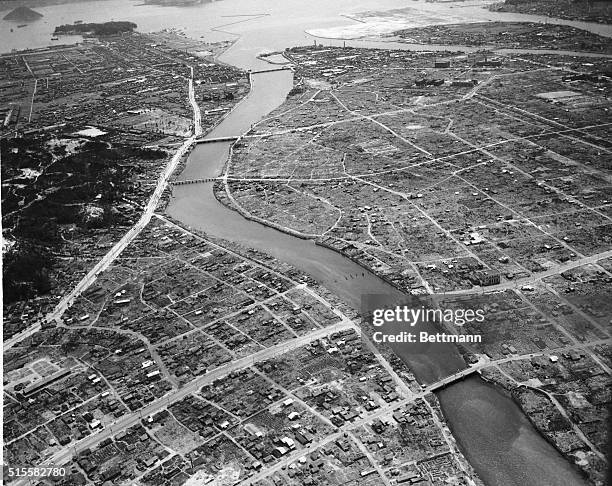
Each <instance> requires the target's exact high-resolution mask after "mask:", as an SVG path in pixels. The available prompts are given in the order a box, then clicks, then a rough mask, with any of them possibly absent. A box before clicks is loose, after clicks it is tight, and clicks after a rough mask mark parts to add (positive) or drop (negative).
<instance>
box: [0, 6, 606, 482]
mask: <svg viewBox="0 0 612 486" xmlns="http://www.w3.org/2000/svg"><path fill="white" fill-rule="evenodd" d="M406 4H407V2H406V1H405V0H357V1H350V0H335V1H334V2H330V1H329V0H313V1H309V2H303V1H297V0H284V1H282V2H276V1H275V0H223V1H218V2H213V3H209V4H205V5H200V6H196V7H189V8H175V7H156V6H146V7H144V6H139V5H137V4H136V2H134V1H127V2H126V1H125V0H106V1H102V2H98V3H95V4H93V3H81V4H70V5H61V6H54V7H45V8H41V9H37V10H39V11H40V12H41V13H43V14H44V15H45V17H44V18H43V20H41V21H38V23H34V24H31V25H29V26H28V27H25V28H23V29H13V32H9V29H8V27H9V25H7V22H5V21H0V44H1V45H2V50H3V51H8V50H10V49H13V48H16V49H22V48H26V47H39V46H45V45H49V44H50V43H51V41H50V34H51V31H52V30H53V26H55V25H58V24H60V23H67V22H74V21H75V20H84V21H85V22H88V21H105V20H111V19H115V20H131V21H134V22H136V23H137V24H138V25H139V30H141V31H145V32H146V31H154V30H160V29H162V28H168V27H178V28H181V29H182V30H184V32H185V33H186V34H187V35H189V36H192V37H195V38H198V37H201V36H204V38H205V39H206V40H209V41H215V40H221V39H228V38H230V39H232V40H236V42H235V43H234V44H233V46H232V47H231V48H230V49H229V50H227V51H226V52H225V53H224V54H223V55H222V56H221V57H220V60H221V61H223V62H225V63H227V64H231V65H234V66H238V67H241V68H243V69H257V68H266V67H269V65H267V64H266V63H264V62H263V61H261V60H260V59H258V58H257V57H256V56H257V54H260V53H262V52H267V51H272V50H282V49H283V48H285V47H288V46H292V45H304V44H310V43H312V39H313V38H312V36H310V35H308V34H306V33H305V30H307V29H312V28H319V29H320V28H326V27H329V28H333V27H338V26H350V25H352V24H354V22H353V21H352V20H349V19H347V18H345V17H342V16H341V14H343V13H354V12H360V11H364V10H368V9H369V10H385V9H391V8H401V7H405V6H406ZM410 6H411V7H413V8H422V9H423V10H424V11H427V12H428V15H429V16H430V17H431V16H432V15H434V14H435V16H437V18H439V19H440V21H441V22H444V21H446V22H448V21H450V20H451V19H452V20H455V21H456V19H457V18H460V19H464V20H475V19H477V20H534V21H541V20H542V18H541V17H534V16H524V15H511V14H497V13H495V14H494V13H491V12H488V11H486V10H483V9H480V8H478V7H469V6H467V7H466V8H461V9H453V6H452V5H448V4H432V3H426V2H424V1H422V0H418V1H413V2H410ZM117 12H121V15H120V16H119V15H117ZM237 13H240V14H241V15H242V16H237ZM246 14H251V15H252V17H245V16H244V15H246ZM2 16H3V14H2V12H0V18H1V17H2ZM559 22H560V23H568V24H572V23H571V22H565V21H559ZM587 28H588V30H591V31H594V32H599V33H603V34H605V35H609V27H608V26H604V27H602V26H600V25H597V24H588V25H587ZM604 31H605V32H604ZM75 40H78V38H77V39H74V38H67V39H64V40H62V41H61V42H62V43H64V42H74V41H75ZM324 43H325V44H336V45H339V44H342V43H343V41H342V40H337V39H336V40H325V41H324ZM348 44H350V45H354V46H376V47H386V48H404V49H405V48H410V47H412V48H419V49H421V50H422V49H425V47H423V46H409V45H406V44H400V45H397V44H396V43H380V42H368V41H351V42H349V43H348ZM434 48H436V47H434ZM437 48H438V49H448V47H446V46H445V47H437ZM426 49H427V50H431V49H432V48H431V47H429V46H427V48H426ZM450 49H453V50H460V49H463V48H462V47H460V46H455V47H454V48H452V47H451V48H450ZM252 78H253V83H252V90H251V92H250V94H249V95H248V96H247V98H246V99H245V100H243V101H242V102H241V103H240V104H239V105H238V106H237V108H236V109H235V110H234V111H233V112H232V113H230V115H229V116H227V117H226V118H225V119H224V121H223V122H222V123H221V124H220V125H218V126H217V127H216V128H215V129H214V130H213V131H212V132H211V133H209V134H208V136H209V137H223V136H228V135H239V134H241V133H244V132H245V131H246V130H248V129H249V127H250V126H251V124H253V123H255V122H257V121H259V120H260V119H261V118H262V117H264V116H265V115H266V114H268V113H269V112H270V111H272V110H273V109H274V108H276V107H277V106H279V105H280V104H282V103H283V101H284V100H285V97H286V95H287V93H288V91H289V90H290V89H291V87H292V83H293V79H292V74H291V73H290V72H276V73H266V74H258V75H255V76H253V77H252ZM228 151H229V143H211V144H203V145H199V146H198V147H197V148H196V149H195V150H194V151H193V152H192V154H191V156H190V158H189V160H188V163H187V166H186V167H185V169H184V171H183V173H182V174H181V176H180V177H181V178H185V179H192V178H206V177H211V176H217V175H219V174H220V173H221V170H222V167H223V165H224V163H225V161H226V159H227V155H228ZM168 213H169V214H170V215H171V216H172V217H174V218H176V219H177V220H179V221H181V222H183V223H184V224H185V225H187V226H190V227H193V228H197V229H199V230H203V231H204V232H206V233H208V234H210V235H214V236H217V237H221V238H224V239H227V240H231V241H235V242H237V243H241V244H243V245H245V246H249V247H253V248H257V249H260V250H263V251H266V252H268V253H269V254H271V255H273V256H275V257H276V258H278V259H279V260H282V261H285V262H288V263H290V264H292V265H293V266H294V267H296V268H299V269H300V270H303V271H304V272H306V273H308V274H309V275H311V276H312V277H313V278H314V279H315V280H316V281H318V282H319V283H321V284H322V285H324V286H325V287H327V288H328V289H329V290H331V291H332V292H334V293H335V294H336V295H337V296H339V297H340V298H341V299H343V300H344V301H345V302H347V303H348V304H350V305H352V306H354V307H356V308H359V306H360V304H361V295H362V294H365V293H382V294H389V295H398V291H397V290H396V289H395V288H393V287H391V286H390V285H388V284H387V283H385V282H384V281H383V280H381V279H380V278H378V277H376V276H375V275H373V274H372V273H370V272H368V271H367V270H365V269H364V268H362V267H360V266H359V265H357V264H356V263H354V262H352V261H351V260H349V259H347V258H345V257H343V256H341V255H340V254H338V253H336V252H334V251H331V250H328V249H326V248H323V247H320V246H316V245H315V244H314V243H313V242H312V241H308V240H302V239H299V238H296V237H293V236H290V235H288V234H285V233H282V232H280V231H277V230H275V229H272V228H269V227H266V226H263V225H261V224H259V223H255V222H252V221H249V220H246V219H244V218H243V217H242V216H241V215H239V214H238V213H237V212H235V211H232V210H229V209H227V208H226V207H225V206H223V205H221V204H220V203H219V202H218V201H217V200H216V198H215V197H214V194H213V191H212V183H204V184H193V185H189V184H188V185H182V186H175V188H174V191H173V198H172V200H171V203H170V205H169V207H168ZM444 351H445V352H444V353H442V354H427V353H421V354H418V355H417V354H414V353H410V354H408V353H407V352H405V351H403V350H402V349H398V350H397V353H398V355H399V356H400V357H401V358H402V359H403V360H405V361H406V362H407V363H408V364H409V365H410V366H411V368H412V369H413V371H414V372H415V375H416V376H417V378H418V379H419V381H421V382H431V381H434V380H436V379H437V378H439V377H441V376H444V375H447V374H449V373H452V372H453V371H456V370H457V369H460V368H463V367H465V363H464V362H463V360H462V359H461V357H460V356H459V354H458V352H457V351H456V350H455V349H454V348H453V347H446V348H445V350H444ZM438 397H439V399H440V403H441V405H442V409H443V412H444V415H445V417H446V420H447V422H448V424H449V426H450V428H451V430H452V431H453V435H454V436H455V438H456V439H457V442H458V444H459V447H460V448H461V450H462V451H463V453H464V454H465V456H466V457H467V459H468V460H469V461H470V463H471V464H472V466H473V467H474V469H475V470H476V472H477V473H478V475H479V476H480V477H481V478H482V479H483V481H484V482H485V483H486V484H487V485H490V486H498V485H499V486H514V485H516V486H519V485H520V486H560V485H567V486H573V485H584V484H586V482H585V481H584V480H583V479H582V478H581V477H580V475H579V474H578V473H577V471H576V470H575V469H574V468H573V467H572V466H571V465H570V464H569V463H568V462H567V461H566V460H565V459H564V458H563V457H562V456H561V455H560V454H559V453H558V452H557V451H556V450H555V449H554V448H553V447H552V446H551V445H550V444H549V443H548V442H547V441H546V440H545V439H544V438H543V437H542V436H541V435H540V434H539V433H538V432H537V431H536V430H535V429H534V428H533V426H532V425H531V424H530V422H529V421H528V420H527V418H526V417H525V415H524V414H523V413H522V411H521V410H520V409H519V407H517V405H516V404H515V403H514V401H513V400H512V399H510V398H509V397H508V396H506V395H505V394H504V393H503V392H501V391H500V390H499V389H498V388H497V387H494V386H492V385H489V384H487V383H485V382H484V381H483V380H481V379H480V378H478V377H472V378H469V379H466V380H464V381H461V382H458V383H456V384H454V385H452V386H449V387H448V388H446V389H444V390H442V391H440V392H439V393H438Z"/></svg>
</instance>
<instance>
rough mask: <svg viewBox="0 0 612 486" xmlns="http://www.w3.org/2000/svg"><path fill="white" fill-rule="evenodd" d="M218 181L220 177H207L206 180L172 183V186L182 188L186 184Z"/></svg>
mask: <svg viewBox="0 0 612 486" xmlns="http://www.w3.org/2000/svg"><path fill="white" fill-rule="evenodd" d="M217 179H218V177H206V178H204V179H186V180H184V181H174V182H171V183H170V185H172V186H182V185H185V184H202V183H203V182H212V181H216V180H217Z"/></svg>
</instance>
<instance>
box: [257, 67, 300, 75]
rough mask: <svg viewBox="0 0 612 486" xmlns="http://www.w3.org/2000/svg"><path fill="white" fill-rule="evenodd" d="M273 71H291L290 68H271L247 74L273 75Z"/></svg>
mask: <svg viewBox="0 0 612 486" xmlns="http://www.w3.org/2000/svg"><path fill="white" fill-rule="evenodd" d="M275 71H291V68H289V67H280V68H272V69H260V70H259V71H249V74H262V73H273V72H275Z"/></svg>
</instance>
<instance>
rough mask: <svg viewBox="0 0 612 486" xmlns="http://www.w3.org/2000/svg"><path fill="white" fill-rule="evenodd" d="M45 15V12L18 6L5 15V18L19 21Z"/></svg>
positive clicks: (27, 20) (28, 20) (35, 18)
mask: <svg viewBox="0 0 612 486" xmlns="http://www.w3.org/2000/svg"><path fill="white" fill-rule="evenodd" d="M41 17H43V14H41V13H38V12H35V11H34V10H32V9H31V8H28V7H17V8H16V9H15V10H13V11H11V12H9V13H8V14H6V15H5V16H4V20H15V21H17V22H30V21H32V20H38V19H39V18H41Z"/></svg>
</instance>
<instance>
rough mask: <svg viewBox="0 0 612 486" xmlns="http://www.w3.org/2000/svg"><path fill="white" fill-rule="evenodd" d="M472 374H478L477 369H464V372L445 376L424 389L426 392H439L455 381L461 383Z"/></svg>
mask: <svg viewBox="0 0 612 486" xmlns="http://www.w3.org/2000/svg"><path fill="white" fill-rule="evenodd" d="M474 373H480V371H479V369H478V368H466V369H464V370H461V371H459V372H457V373H454V374H452V375H449V376H447V377H446V378H443V379H441V380H438V381H436V382H435V383H434V384H432V385H429V386H428V387H426V390H427V391H430V392H435V391H438V390H441V389H442V388H445V387H447V386H448V385H451V384H453V383H455V382H457V381H461V380H463V379H464V378H466V377H468V376H470V375H473V374H474Z"/></svg>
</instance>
